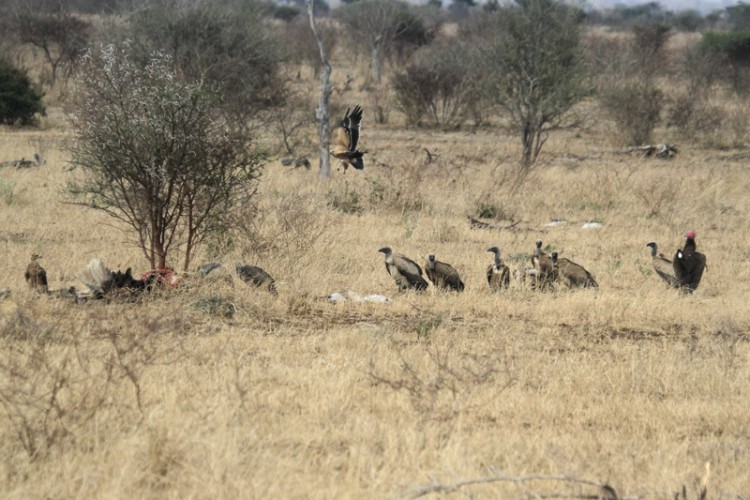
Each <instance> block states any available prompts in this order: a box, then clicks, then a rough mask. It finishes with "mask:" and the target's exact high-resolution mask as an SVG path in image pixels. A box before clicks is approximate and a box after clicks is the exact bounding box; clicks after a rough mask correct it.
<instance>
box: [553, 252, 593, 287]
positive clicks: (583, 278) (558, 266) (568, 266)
mask: <svg viewBox="0 0 750 500" xmlns="http://www.w3.org/2000/svg"><path fill="white" fill-rule="evenodd" d="M552 267H553V269H554V271H555V275H556V276H557V278H558V279H560V280H561V281H562V282H563V283H565V285H566V286H567V287H568V288H598V287H599V285H598V284H597V282H596V280H595V279H594V276H593V275H592V274H591V273H590V272H588V271H587V270H586V269H584V268H583V266H581V265H579V264H576V263H575V262H573V261H572V260H569V259H565V258H563V259H560V258H558V255H557V252H552Z"/></svg>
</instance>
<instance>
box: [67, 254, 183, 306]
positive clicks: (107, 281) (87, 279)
mask: <svg viewBox="0 0 750 500" xmlns="http://www.w3.org/2000/svg"><path fill="white" fill-rule="evenodd" d="M76 278H78V280H79V281H80V282H81V283H83V284H84V288H83V289H81V290H78V289H76V288H75V287H71V288H70V289H68V290H67V292H66V294H67V295H68V296H71V297H74V298H75V299H76V300H92V299H94V300H98V299H104V298H110V299H111V298H122V299H132V298H134V297H136V296H138V295H139V294H140V293H141V292H144V291H149V292H150V291H151V290H153V289H154V288H155V287H157V286H160V285H167V286H169V287H172V288H174V287H176V286H178V285H179V284H180V283H181V279H180V277H179V275H177V273H175V271H174V269H172V268H166V269H155V270H151V271H147V272H145V273H143V274H142V275H141V278H140V279H136V278H134V277H133V272H132V269H131V268H127V270H125V272H122V271H119V270H118V271H112V270H110V269H109V268H108V267H107V266H106V265H105V264H104V262H103V261H102V260H101V259H91V261H90V262H89V263H88V265H86V267H84V268H83V269H82V270H80V271H79V272H78V273H76Z"/></svg>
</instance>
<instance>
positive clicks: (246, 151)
mask: <svg viewBox="0 0 750 500" xmlns="http://www.w3.org/2000/svg"><path fill="white" fill-rule="evenodd" d="M84 66H85V67H84V71H83V72H82V73H81V74H82V75H85V77H80V78H78V80H77V85H78V87H79V89H80V92H79V94H78V95H77V102H76V108H75V114H74V115H73V116H72V122H73V126H74V130H75V133H76V140H75V143H74V145H73V146H72V147H71V154H72V160H71V161H72V164H73V166H74V167H76V168H77V169H79V170H80V172H81V175H80V177H79V178H77V179H76V181H75V182H73V183H71V188H72V189H73V193H74V194H76V195H78V196H81V197H83V198H84V199H85V200H86V201H87V202H88V204H90V206H91V207H92V208H95V209H98V210H102V211H104V212H105V213H107V214H108V215H110V216H112V217H113V218H115V219H117V220H118V221H120V222H122V223H123V224H124V225H125V226H129V227H130V228H132V229H134V230H135V234H136V236H137V237H136V241H137V243H138V245H139V246H140V248H141V249H142V250H143V253H144V255H145V256H146V258H147V259H148V261H149V263H150V265H151V266H152V267H153V268H164V267H166V266H167V264H168V263H170V261H171V260H173V259H174V257H172V256H173V255H174V252H175V251H177V250H178V249H179V250H181V251H182V263H183V269H185V270H187V269H188V266H189V264H190V261H191V257H192V256H193V254H194V252H195V250H196V248H197V247H198V245H200V243H201V242H203V241H204V239H205V238H206V237H207V236H208V235H210V234H212V233H215V232H218V231H222V230H224V229H225V228H226V227H227V224H228V222H229V220H230V219H231V218H232V216H233V214H235V213H236V210H237V209H238V208H239V207H240V206H242V205H243V204H244V203H246V202H247V201H248V200H249V198H250V197H251V196H252V195H253V194H254V192H255V182H254V181H255V180H256V179H257V177H258V175H259V171H260V170H259V168H260V167H259V156H258V155H257V154H256V153H255V152H254V150H253V148H252V147H251V145H250V144H249V143H248V142H249V139H248V137H247V136H246V135H244V134H240V133H238V132H234V130H235V129H234V128H232V127H230V126H228V124H227V121H226V119H225V118H223V116H222V115H220V114H219V112H218V111H217V109H218V108H217V106H216V104H217V99H218V98H217V96H216V94H215V93H214V92H213V91H212V90H211V89H209V88H207V87H206V86H205V85H204V84H201V83H186V82H184V81H181V80H180V79H179V78H178V76H177V75H176V74H175V73H174V71H173V69H172V68H173V67H174V66H173V63H172V61H171V60H170V58H169V57H168V56H165V55H163V54H160V53H154V54H152V56H151V58H150V61H149V62H148V64H147V65H146V66H145V67H144V66H142V65H140V64H137V63H136V62H134V61H133V59H132V54H131V53H130V50H129V48H128V46H127V45H125V46H119V47H118V46H107V47H104V48H102V49H101V50H99V51H97V52H94V53H89V54H88V55H87V56H86V57H85V58H84Z"/></svg>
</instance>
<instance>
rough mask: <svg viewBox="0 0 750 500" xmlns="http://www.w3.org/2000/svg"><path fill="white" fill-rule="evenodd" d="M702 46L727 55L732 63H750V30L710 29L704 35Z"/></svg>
mask: <svg viewBox="0 0 750 500" xmlns="http://www.w3.org/2000/svg"><path fill="white" fill-rule="evenodd" d="M700 47H701V50H704V51H706V52H712V53H714V54H720V55H722V56H724V57H726V58H727V59H728V60H729V62H730V63H733V64H741V65H750V31H735V32H718V31H709V32H707V33H705V34H704V35H703V38H702V39H701V44H700Z"/></svg>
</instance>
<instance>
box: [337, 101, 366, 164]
mask: <svg viewBox="0 0 750 500" xmlns="http://www.w3.org/2000/svg"><path fill="white" fill-rule="evenodd" d="M361 122H362V108H361V107H360V106H359V105H357V106H354V109H347V110H346V115H344V119H343V120H341V123H340V124H339V126H338V127H337V128H336V131H335V132H334V137H333V145H332V147H331V154H332V155H333V156H334V157H336V158H338V159H339V160H341V165H342V166H343V167H344V172H346V169H347V168H348V167H349V165H351V166H352V167H354V168H356V169H357V170H362V169H364V168H365V164H364V162H363V161H362V155H364V152H362V151H357V141H359V124H360V123H361Z"/></svg>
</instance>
